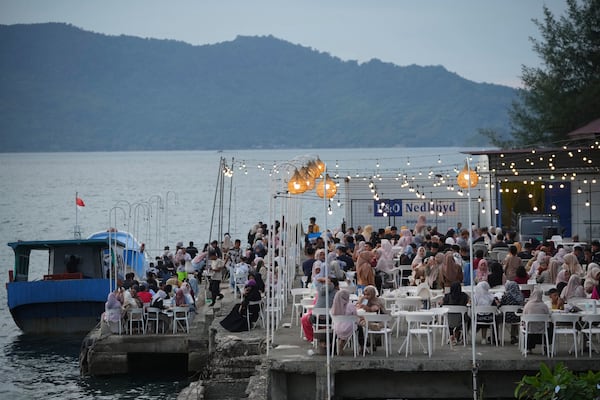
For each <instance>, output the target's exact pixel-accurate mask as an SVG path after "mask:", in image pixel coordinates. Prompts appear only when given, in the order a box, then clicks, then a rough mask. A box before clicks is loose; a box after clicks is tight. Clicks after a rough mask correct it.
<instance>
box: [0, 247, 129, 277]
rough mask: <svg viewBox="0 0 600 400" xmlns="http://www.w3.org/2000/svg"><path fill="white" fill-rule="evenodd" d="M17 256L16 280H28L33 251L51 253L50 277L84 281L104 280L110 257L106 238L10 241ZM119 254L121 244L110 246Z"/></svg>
mask: <svg viewBox="0 0 600 400" xmlns="http://www.w3.org/2000/svg"><path fill="white" fill-rule="evenodd" d="M8 245H9V246H10V247H11V248H12V249H13V251H14V253H15V265H14V270H15V281H17V282H23V281H27V280H28V277H29V269H30V256H31V251H32V250H37V251H47V252H48V259H47V262H48V265H47V273H48V275H46V276H50V275H57V274H74V273H77V274H81V277H82V278H105V269H106V268H105V265H104V264H105V260H104V253H106V254H108V248H109V243H108V240H106V239H74V240H38V241H19V242H11V243H8ZM110 246H111V247H113V248H114V249H115V250H116V251H118V249H123V248H124V243H122V242H120V241H116V242H112V243H110Z"/></svg>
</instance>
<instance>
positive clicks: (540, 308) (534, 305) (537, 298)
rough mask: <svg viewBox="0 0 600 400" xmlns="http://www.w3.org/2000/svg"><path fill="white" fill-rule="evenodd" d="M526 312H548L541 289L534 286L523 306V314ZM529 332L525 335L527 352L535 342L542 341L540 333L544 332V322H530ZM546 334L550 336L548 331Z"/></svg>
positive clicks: (539, 342)
mask: <svg viewBox="0 0 600 400" xmlns="http://www.w3.org/2000/svg"><path fill="white" fill-rule="evenodd" d="M527 314H550V310H548V306H547V305H546V304H545V303H544V302H543V301H542V290H541V289H539V288H535V289H534V290H533V292H531V296H529V300H528V301H527V304H525V306H524V307H523V315H527ZM529 332H531V333H530V334H528V335H527V352H531V351H532V350H533V349H534V348H535V345H536V344H541V343H542V335H543V334H544V324H543V323H542V322H532V323H530V324H529ZM548 336H550V337H551V335H550V333H549V334H548Z"/></svg>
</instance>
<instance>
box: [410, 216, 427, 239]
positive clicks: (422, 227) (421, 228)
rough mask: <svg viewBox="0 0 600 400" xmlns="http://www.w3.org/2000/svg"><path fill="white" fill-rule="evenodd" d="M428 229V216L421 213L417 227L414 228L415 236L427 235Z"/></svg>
mask: <svg viewBox="0 0 600 400" xmlns="http://www.w3.org/2000/svg"><path fill="white" fill-rule="evenodd" d="M426 231H427V218H426V217H425V215H419V217H418V218H417V223H416V224H415V228H414V229H413V233H414V235H415V236H421V237H423V236H425V233H426Z"/></svg>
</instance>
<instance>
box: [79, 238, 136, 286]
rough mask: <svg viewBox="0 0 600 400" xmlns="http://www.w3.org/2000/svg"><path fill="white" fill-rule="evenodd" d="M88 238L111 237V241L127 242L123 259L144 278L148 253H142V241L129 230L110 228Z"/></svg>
mask: <svg viewBox="0 0 600 400" xmlns="http://www.w3.org/2000/svg"><path fill="white" fill-rule="evenodd" d="M88 239H104V240H106V239H109V240H110V241H111V243H113V241H115V240H116V241H117V242H121V243H124V244H125V250H123V260H124V261H125V265H127V266H128V267H130V268H131V269H132V270H133V271H134V272H135V273H136V274H137V276H138V278H143V277H144V276H145V274H146V254H145V253H140V242H138V241H137V240H136V238H135V237H134V236H133V235H132V234H131V233H129V232H126V231H117V230H108V231H101V232H96V233H93V234H91V235H90V236H88Z"/></svg>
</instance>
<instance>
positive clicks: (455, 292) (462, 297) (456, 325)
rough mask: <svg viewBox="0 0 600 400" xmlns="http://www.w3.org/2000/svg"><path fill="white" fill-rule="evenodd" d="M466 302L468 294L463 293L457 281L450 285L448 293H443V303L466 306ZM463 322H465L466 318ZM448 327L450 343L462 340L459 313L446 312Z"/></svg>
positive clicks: (467, 301)
mask: <svg viewBox="0 0 600 400" xmlns="http://www.w3.org/2000/svg"><path fill="white" fill-rule="evenodd" d="M468 303H469V296H468V295H467V294H466V293H463V291H462V286H461V284H460V283H459V282H454V283H453V284H452V285H450V293H447V294H445V295H444V298H443V300H442V304H443V305H451V306H466V305H467V304H468ZM465 318H468V316H465ZM465 323H467V321H466V320H465ZM448 328H449V329H450V343H452V344H456V342H457V341H461V340H462V331H461V330H462V316H461V315H460V314H456V313H451V314H448Z"/></svg>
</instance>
